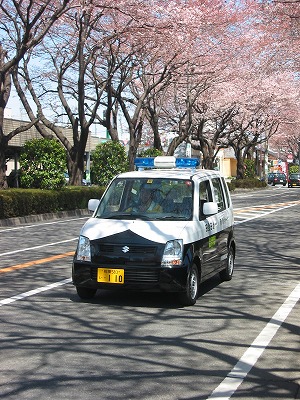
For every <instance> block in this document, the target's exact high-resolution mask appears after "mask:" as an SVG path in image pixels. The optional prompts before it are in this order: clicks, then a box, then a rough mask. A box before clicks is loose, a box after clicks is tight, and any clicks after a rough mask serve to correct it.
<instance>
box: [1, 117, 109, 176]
mask: <svg viewBox="0 0 300 400" xmlns="http://www.w3.org/2000/svg"><path fill="white" fill-rule="evenodd" d="M25 124H28V121H22V120H18V119H13V118H4V123H3V131H4V134H5V135H7V134H9V132H12V131H13V130H15V129H18V128H20V127H21V126H24V125H25ZM62 129H63V130H64V134H65V136H66V137H67V139H68V140H69V141H70V142H71V143H73V139H72V137H73V131H72V129H70V128H62ZM47 130H48V131H49V133H52V132H51V131H50V130H49V129H47ZM41 137H42V136H41V135H40V134H39V132H38V131H37V129H36V128H35V126H32V127H31V128H30V129H28V130H26V131H24V132H20V133H18V134H17V135H16V136H14V137H13V138H12V139H11V140H10V141H9V143H8V149H7V152H6V158H7V164H6V165H7V173H6V175H7V176H8V175H9V174H10V173H11V172H12V171H13V170H18V169H19V156H20V153H21V150H22V148H23V146H24V144H25V143H26V142H27V141H28V140H31V139H40V138H41ZM105 140H107V139H106V138H100V137H98V136H93V135H92V134H91V133H90V134H89V137H88V141H87V146H86V158H87V159H89V155H90V153H91V151H93V150H94V149H95V147H96V146H97V144H99V143H102V142H103V141H105Z"/></svg>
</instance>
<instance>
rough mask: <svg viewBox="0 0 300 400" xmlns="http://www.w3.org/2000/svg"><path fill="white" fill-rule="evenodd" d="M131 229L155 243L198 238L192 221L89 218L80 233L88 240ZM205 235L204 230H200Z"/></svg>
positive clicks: (187, 240)
mask: <svg viewBox="0 0 300 400" xmlns="http://www.w3.org/2000/svg"><path fill="white" fill-rule="evenodd" d="M125 231H131V232H133V233H135V234H136V235H139V236H140V237H143V238H145V239H147V240H151V241H153V242H157V243H166V242H167V241H168V240H172V239H183V243H184V244H185V243H191V242H193V241H195V238H196V237H198V238H199V234H200V232H199V225H198V224H195V222H194V221H143V220H117V219H109V220H108V219H98V218H90V219H89V220H88V221H87V222H86V223H85V225H84V226H83V227H82V229H81V232H80V234H81V235H83V236H86V237H88V238H89V239H90V240H96V239H101V238H104V237H108V236H111V235H115V234H117V233H121V232H125ZM202 234H203V236H205V232H202Z"/></svg>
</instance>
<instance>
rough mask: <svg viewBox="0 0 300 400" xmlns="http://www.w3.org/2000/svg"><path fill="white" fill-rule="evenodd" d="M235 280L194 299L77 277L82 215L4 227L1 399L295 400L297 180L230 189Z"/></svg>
mask: <svg viewBox="0 0 300 400" xmlns="http://www.w3.org/2000/svg"><path fill="white" fill-rule="evenodd" d="M232 198H233V204H234V209H235V221H236V222H235V223H236V227H235V234H236V239H237V247H238V252H237V258H236V265H235V272H234V277H233V279H232V281H230V282H224V283H220V280H219V278H218V277H215V278H213V279H211V280H210V281H209V282H206V283H205V284H204V285H203V287H202V289H201V296H200V297H199V299H198V301H197V303H196V305H195V306H193V307H186V308H183V307H179V306H178V304H176V301H175V299H174V297H172V296H168V295H163V294H144V293H143V294H138V293H130V294H129V293H127V294H121V293H119V294H116V293H114V292H110V291H106V292H104V291H103V292H100V293H99V292H98V294H97V296H96V297H95V299H94V300H92V301H89V302H83V301H80V300H79V298H78V297H77V295H76V291H75V289H74V287H73V286H72V284H71V282H70V274H71V260H72V255H71V254H72V253H73V252H74V250H75V247H76V240H77V236H78V233H79V230H80V227H81V225H82V224H83V222H84V220H85V218H78V217H77V218H64V219H60V220H54V221H51V222H39V223H32V224H27V225H22V226H16V227H11V228H5V227H0V234H1V236H0V255H1V264H0V321H1V322H0V323H1V330H0V349H1V351H0V399H6V400H15V399H18V400H20V399H22V400H26V399H30V400H33V399H34V400H40V399H42V400H46V399H51V400H53V399H68V400H69V399H74V400H77V399H80V400H94V399H105V400H118V399H160V400H175V399H178V400H179V399H180V400H181V399H189V400H192V399H193V400H194V399H197V400H198V399H199V400H200V399H228V398H232V399H272V400H274V399H286V400H287V399H295V398H300V389H299V385H300V343H299V337H300V319H299V311H300V306H299V304H300V302H299V297H300V266H299V255H300V252H299V248H300V234H299V233H300V232H298V231H300V227H299V223H298V221H299V217H298V215H299V212H300V188H299V189H298V188H293V189H288V188H284V187H275V188H269V189H267V190H261V191H253V192H252V191H251V192H248V191H247V192H238V193H234V194H233V195H232Z"/></svg>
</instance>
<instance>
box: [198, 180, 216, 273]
mask: <svg viewBox="0 0 300 400" xmlns="http://www.w3.org/2000/svg"><path fill="white" fill-rule="evenodd" d="M212 189H213V187H212V185H211V183H210V180H209V179H207V180H203V181H201V182H200V183H199V221H200V224H201V225H202V227H203V231H204V232H205V238H204V239H203V240H202V241H201V246H202V248H201V252H202V277H203V278H204V279H206V278H207V277H209V276H210V275H213V274H214V271H215V270H216V268H217V265H218V261H219V260H218V253H217V234H216V227H217V216H216V215H211V216H206V215H204V213H203V204H204V203H206V202H211V201H213V194H212Z"/></svg>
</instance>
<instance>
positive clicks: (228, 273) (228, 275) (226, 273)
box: [220, 246, 234, 281]
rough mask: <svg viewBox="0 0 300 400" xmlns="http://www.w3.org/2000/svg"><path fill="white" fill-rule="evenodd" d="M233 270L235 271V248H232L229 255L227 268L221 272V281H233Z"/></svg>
mask: <svg viewBox="0 0 300 400" xmlns="http://www.w3.org/2000/svg"><path fill="white" fill-rule="evenodd" d="M233 270H234V250H233V247H232V246H230V247H229V249H228V254H227V260H226V268H224V269H223V270H222V271H220V278H221V280H222V281H230V280H231V279H232V275H233Z"/></svg>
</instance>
